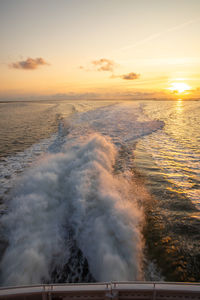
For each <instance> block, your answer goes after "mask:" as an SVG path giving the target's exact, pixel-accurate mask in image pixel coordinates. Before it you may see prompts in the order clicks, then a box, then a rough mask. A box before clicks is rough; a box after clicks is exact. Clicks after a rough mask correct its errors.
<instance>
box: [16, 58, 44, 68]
mask: <svg viewBox="0 0 200 300" xmlns="http://www.w3.org/2000/svg"><path fill="white" fill-rule="evenodd" d="M43 65H49V64H48V63H47V62H46V61H45V60H44V59H43V58H42V57H38V58H35V59H34V58H31V57H29V58H27V60H22V61H18V62H15V63H12V64H10V67H11V68H14V69H23V70H35V69H37V68H38V67H40V66H43Z"/></svg>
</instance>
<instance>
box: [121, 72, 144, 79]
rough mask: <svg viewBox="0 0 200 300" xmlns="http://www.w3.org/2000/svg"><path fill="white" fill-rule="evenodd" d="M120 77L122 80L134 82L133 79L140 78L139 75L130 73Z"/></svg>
mask: <svg viewBox="0 0 200 300" xmlns="http://www.w3.org/2000/svg"><path fill="white" fill-rule="evenodd" d="M120 77H121V78H122V79H124V80H135V79H138V78H139V77H140V74H137V73H134V72H131V73H128V74H124V75H121V76H120Z"/></svg>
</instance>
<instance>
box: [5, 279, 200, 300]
mask: <svg viewBox="0 0 200 300" xmlns="http://www.w3.org/2000/svg"><path fill="white" fill-rule="evenodd" d="M33 295H35V297H36V298H37V296H38V298H40V299H41V297H42V299H44V300H48V299H51V298H52V297H53V296H56V295H57V296H59V297H61V299H62V297H63V298H64V299H74V300H76V299H80V300H81V296H84V299H85V300H87V299H94V300H95V299H107V300H109V299H114V300H115V299H116V300H128V299H152V300H165V299H168V300H170V299H173V300H178V299H182V300H183V299H187V300H190V299H193V300H200V283H177V282H174V283H173V282H137V281H136V282H104V283H82V284H45V285H29V286H16V287H2V288H0V299H7V298H9V299H15V298H17V297H20V296H21V297H22V296H23V297H25V298H26V299H28V298H29V296H33Z"/></svg>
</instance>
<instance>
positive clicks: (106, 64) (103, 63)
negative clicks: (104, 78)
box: [92, 58, 116, 72]
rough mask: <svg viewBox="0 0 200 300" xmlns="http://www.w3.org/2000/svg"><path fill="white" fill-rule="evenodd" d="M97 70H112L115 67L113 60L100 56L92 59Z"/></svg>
mask: <svg viewBox="0 0 200 300" xmlns="http://www.w3.org/2000/svg"><path fill="white" fill-rule="evenodd" d="M92 64H93V65H94V66H95V68H96V69H97V71H109V72H112V71H113V70H114V67H115V65H116V64H115V62H114V61H113V60H110V59H107V58H101V59H99V60H94V61H92Z"/></svg>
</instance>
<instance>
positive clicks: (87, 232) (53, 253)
mask: <svg viewBox="0 0 200 300" xmlns="http://www.w3.org/2000/svg"><path fill="white" fill-rule="evenodd" d="M199 116H200V101H183V100H176V101H159V100H154V101H151V100H146V101H145V100H141V101H139V100H138V101H136V100H135V101H122V100H120V101H119V100H116V101H115V100H93V101H92V100H89V101H86V100H82V101H81V100H66V101H64V100H57V101H50V100H49V101H45V100H43V101H17V102H14V101H10V102H9V101H2V102H0V225H1V226H0V285H1V286H9V285H12V286H14V285H26V284H38V283H64V282H68V283H69V282H72V283H76V282H102V281H103V282H105V281H137V280H142V281H182V282H186V281H187V282H188V281H191V282H196V281H200V147H199V142H200V117H199Z"/></svg>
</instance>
